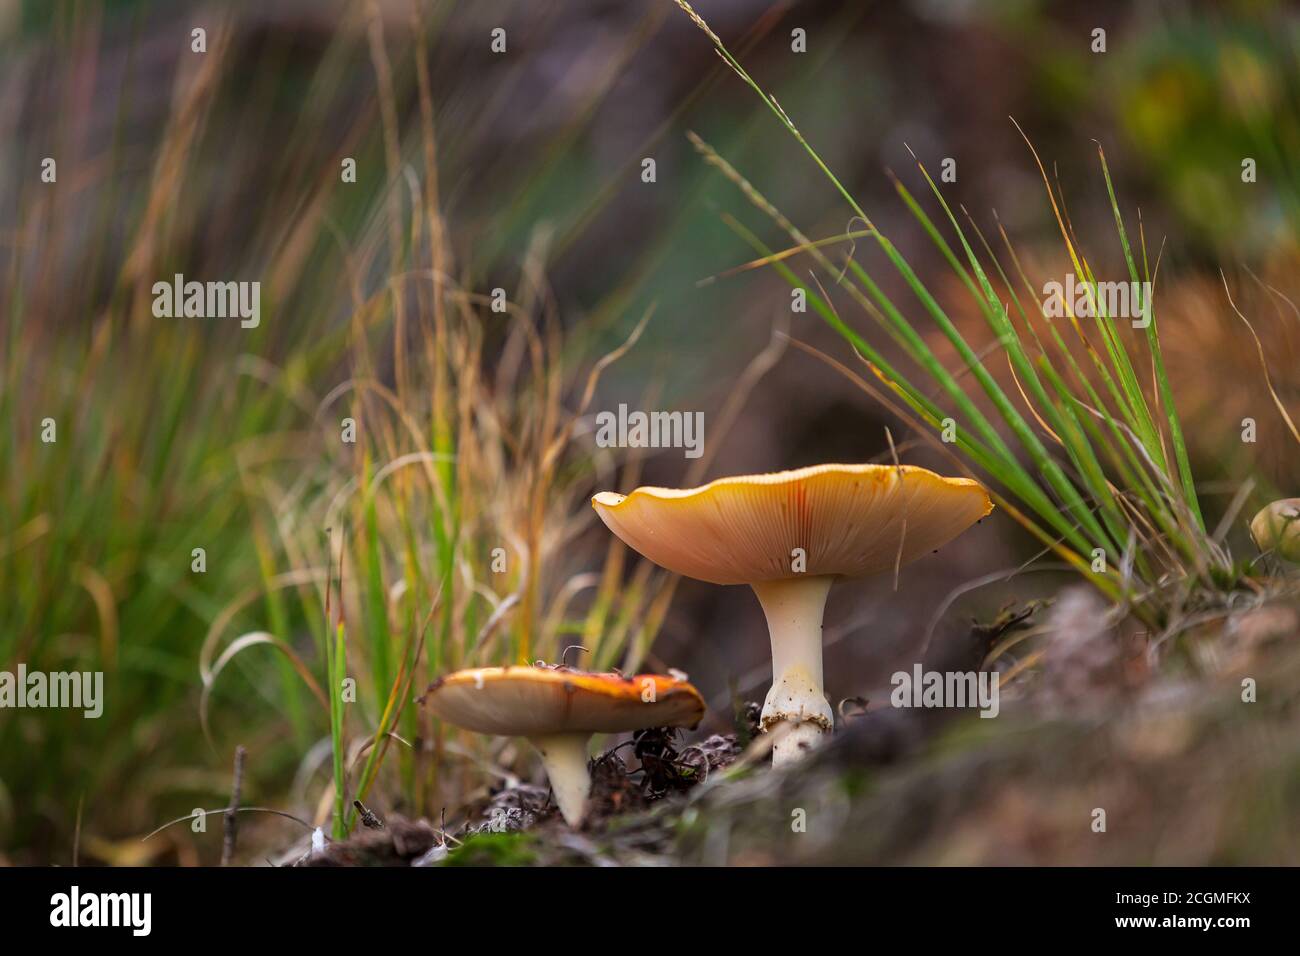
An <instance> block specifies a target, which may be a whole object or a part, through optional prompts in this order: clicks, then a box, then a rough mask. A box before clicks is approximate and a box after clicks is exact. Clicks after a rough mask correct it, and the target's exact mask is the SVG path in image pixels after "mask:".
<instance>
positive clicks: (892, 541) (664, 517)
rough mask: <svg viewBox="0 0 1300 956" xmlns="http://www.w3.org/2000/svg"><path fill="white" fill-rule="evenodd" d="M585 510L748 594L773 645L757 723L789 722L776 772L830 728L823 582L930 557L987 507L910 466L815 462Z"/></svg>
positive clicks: (669, 564) (672, 564)
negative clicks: (763, 619) (742, 586)
mask: <svg viewBox="0 0 1300 956" xmlns="http://www.w3.org/2000/svg"><path fill="white" fill-rule="evenodd" d="M591 503H592V507H594V508H595V509H596V511H597V513H599V515H600V517H601V519H602V520H603V521H604V522H605V524H606V525H608V526H609V528H610V530H611V531H613V532H614V533H615V534H616V535H618V536H619V537H620V538H622V539H623V541H624V542H625V543H626V544H627V545H628V546H629V547H631V548H633V549H635V550H637V551H639V552H640V553H641V554H643V555H645V556H646V557H647V558H649V559H650V560H651V561H653V562H655V563H656V564H659V565H661V566H663V567H665V568H667V569H668V570H670V571H675V572H676V573H678V574H682V575H685V576H687V577H691V578H698V579H699V580H701V581H708V582H711V583H713V584H748V585H749V586H750V587H752V588H753V589H754V593H755V594H756V595H757V596H758V600H759V603H760V604H761V605H762V606H763V613H764V614H765V615H766V617H767V625H768V631H769V633H770V636H771V640H772V688H771V690H769V691H768V694H767V699H766V701H765V702H764V704H763V714H762V728H763V730H765V731H771V730H773V729H774V728H775V727H776V725H778V724H782V723H784V724H788V725H789V726H788V727H787V728H786V729H785V731H783V733H782V734H781V736H779V737H778V738H777V739H776V740H775V741H774V746H773V753H772V762H773V763H774V764H776V765H781V764H785V763H788V762H790V761H792V760H795V759H797V757H798V756H799V754H800V753H801V752H802V751H803V750H804V749H805V748H806V747H808V746H810V745H812V744H813V743H815V742H816V741H817V740H818V739H819V738H820V736H821V735H822V734H823V733H826V732H828V731H830V730H831V729H832V727H833V717H832V714H831V708H830V705H829V704H828V703H827V701H826V695H825V693H824V692H823V690H822V613H823V611H824V609H825V606H826V595H827V593H828V592H829V590H830V586H831V582H832V581H833V580H834V579H835V578H836V577H857V576H861V575H866V574H873V573H875V572H878V571H884V570H887V569H891V568H894V567H895V566H896V565H897V564H899V563H903V562H907V561H911V560H912V559H913V558H916V557H919V556H920V555H923V554H927V553H929V552H930V551H933V550H935V549H936V548H938V547H940V546H941V545H943V544H946V543H947V542H948V541H950V540H952V539H953V538H955V537H956V536H957V535H958V534H960V533H961V532H962V531H964V530H965V529H966V528H968V527H969V526H970V525H972V524H974V523H975V522H976V521H978V520H979V519H980V518H982V517H984V516H985V515H986V514H988V513H989V512H990V511H991V510H992V509H993V504H992V502H991V501H990V500H989V497H988V494H987V493H986V492H985V491H984V489H983V488H982V487H981V486H980V484H979V483H978V482H975V481H971V480H970V479H967V478H944V477H942V476H940V475H936V474H935V473H934V472H932V471H927V470H926V469H924V468H917V467H915V466H911V465H815V466H813V467H810V468H800V469H797V470H795V471H782V472H777V473H775V474H767V475H743V476H739V477H734V478H719V479H718V480H717V481H714V482H711V483H710V484H707V485H704V486H703V487H701V488H689V489H671V488H637V489H636V490H635V491H633V492H632V493H631V494H629V495H619V494H614V493H612V492H608V491H604V492H601V493H599V494H597V495H596V496H595V497H594V498H592V501H591Z"/></svg>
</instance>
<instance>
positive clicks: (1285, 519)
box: [1250, 498, 1300, 562]
mask: <svg viewBox="0 0 1300 956" xmlns="http://www.w3.org/2000/svg"><path fill="white" fill-rule="evenodd" d="M1250 534H1251V537H1253V538H1254V539H1255V543H1256V544H1257V545H1259V548H1260V550H1261V551H1273V552H1274V553H1276V554H1277V555H1278V556H1279V557H1282V558H1285V559H1286V560H1288V561H1296V562H1300V498H1280V499H1279V500H1277V501H1274V502H1272V503H1271V504H1269V505H1266V506H1265V507H1263V508H1261V509H1260V511H1259V513H1258V514H1257V515H1255V517H1254V518H1252V519H1250Z"/></svg>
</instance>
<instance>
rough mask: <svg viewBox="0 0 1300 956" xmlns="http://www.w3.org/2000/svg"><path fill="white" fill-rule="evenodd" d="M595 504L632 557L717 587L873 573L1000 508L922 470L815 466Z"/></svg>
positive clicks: (601, 498)
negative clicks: (637, 554)
mask: <svg viewBox="0 0 1300 956" xmlns="http://www.w3.org/2000/svg"><path fill="white" fill-rule="evenodd" d="M591 504H592V507H593V508H595V509H596V512H597V513H598V514H599V515H600V517H601V520H603V521H604V522H605V524H606V525H608V526H609V529H610V530H611V531H613V532H614V533H615V534H616V535H618V536H619V537H620V538H621V539H622V540H623V541H624V542H625V543H626V544H627V545H628V546H629V547H631V548H632V549H634V550H636V551H639V552H640V553H641V554H643V555H645V556H646V557H647V558H649V559H650V560H651V561H653V562H655V563H656V564H658V565H660V566H662V567H665V568H667V569H668V570H670V571H674V572H676V573H678V574H682V575H685V576H686V577H690V578H696V579H698V580H701V581H708V582H711V583H713V584H755V583H758V582H762V581H774V580H782V579H785V578H795V577H800V576H803V575H844V576H848V577H858V576H862V575H867V574H874V573H876V572H879V571H884V570H887V569H891V568H893V567H894V565H895V562H897V561H899V560H900V557H901V561H902V563H906V562H908V561H911V560H913V559H914V558H917V557H920V556H922V555H924V554H927V553H929V552H931V551H934V550H935V549H937V548H939V547H941V546H942V545H944V544H947V543H948V542H949V541H951V540H952V539H953V538H955V537H957V535H959V534H961V532H962V531H964V530H966V528H968V527H970V526H971V525H972V524H974V523H975V522H976V521H978V520H979V519H980V518H983V517H984V516H985V515H987V514H988V513H989V512H990V511H992V510H993V503H992V501H990V500H989V496H988V493H987V492H986V491H985V490H984V488H983V486H982V485H980V483H979V482H977V481H973V480H971V479H969V478H946V477H944V476H942V475H938V474H935V473H934V472H932V471H929V470H927V469H925V468H919V467H917V466H915V465H815V466H813V467H810V468H800V469H796V470H794V471H782V472H775V473H772V474H766V475H743V476H738V477H734V478H720V479H718V480H717V481H714V482H711V483H709V484H707V485H704V486H702V487H700V488H688V489H673V488H653V487H645V488H637V489H636V490H635V491H633V492H632V493H631V494H628V495H619V494H614V493H612V492H607V491H606V492H601V493H599V494H597V495H596V496H595V497H594V498H592V501H591ZM797 548H798V549H802V559H803V561H802V564H801V565H800V563H799V561H798V560H797V559H798V557H799V556H800V555H799V553H798V552H796V551H795V549H797Z"/></svg>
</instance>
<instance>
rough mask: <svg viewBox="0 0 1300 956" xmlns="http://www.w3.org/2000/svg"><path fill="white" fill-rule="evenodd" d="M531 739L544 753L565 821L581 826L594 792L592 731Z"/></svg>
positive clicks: (570, 824) (548, 773)
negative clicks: (589, 757)
mask: <svg viewBox="0 0 1300 956" xmlns="http://www.w3.org/2000/svg"><path fill="white" fill-rule="evenodd" d="M528 739H529V741H530V742H531V743H532V745H533V746H534V747H536V748H537V751H538V753H540V754H541V755H542V766H543V767H545V768H546V776H547V779H549V780H550V781H551V792H552V793H554V794H555V802H556V804H558V805H559V807H560V813H561V815H563V817H564V822H565V823H567V824H568V825H569V826H571V827H573V829H575V830H576V829H578V827H580V826H581V825H582V821H583V818H584V817H586V815H587V797H588V796H590V795H591V774H590V772H588V770H587V741H588V740H590V739H591V734H588V733H581V732H579V733H572V734H549V735H547V736H544V737H530V738H528Z"/></svg>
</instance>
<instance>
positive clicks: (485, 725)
mask: <svg viewBox="0 0 1300 956" xmlns="http://www.w3.org/2000/svg"><path fill="white" fill-rule="evenodd" d="M651 688H653V693H652V692H651ZM424 701H425V703H426V704H428V706H429V709H430V710H431V711H433V713H434V714H436V715H437V716H438V717H441V718H442V719H443V720H445V721H447V722H448V723H451V724H455V725H456V726H457V727H463V728H465V729H466V730H472V731H475V732H476V733H480V734H498V735H500V736H503V737H540V736H545V735H548V734H563V733H578V732H582V733H589V734H597V733H607V734H612V733H620V732H622V731H627V730H641V729H642V728H645V727H694V726H695V725H696V724H698V723H699V722H700V719H701V718H702V717H703V716H704V698H703V697H701V696H700V692H699V691H698V690H696V689H695V688H694V686H692V685H691V684H689V683H687V682H686V681H684V680H677V679H676V678H673V677H665V676H663V675H661V674H638V675H637V676H635V677H624V676H623V675H621V674H590V673H586V672H583V671H575V670H570V669H569V668H566V667H556V668H551V667H527V666H519V667H479V668H472V669H470V670H463V671H456V672H455V673H453V674H448V675H447V676H446V677H443V678H440V679H439V680H437V681H435V682H434V683H433V684H432V685H431V686H430V687H429V689H428V690H427V691H426V692H425V695H424Z"/></svg>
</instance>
